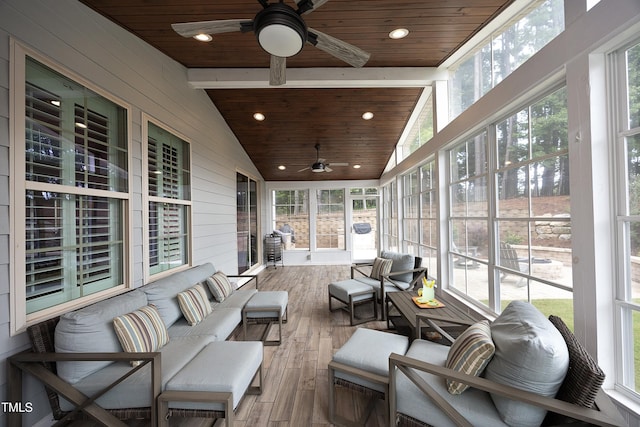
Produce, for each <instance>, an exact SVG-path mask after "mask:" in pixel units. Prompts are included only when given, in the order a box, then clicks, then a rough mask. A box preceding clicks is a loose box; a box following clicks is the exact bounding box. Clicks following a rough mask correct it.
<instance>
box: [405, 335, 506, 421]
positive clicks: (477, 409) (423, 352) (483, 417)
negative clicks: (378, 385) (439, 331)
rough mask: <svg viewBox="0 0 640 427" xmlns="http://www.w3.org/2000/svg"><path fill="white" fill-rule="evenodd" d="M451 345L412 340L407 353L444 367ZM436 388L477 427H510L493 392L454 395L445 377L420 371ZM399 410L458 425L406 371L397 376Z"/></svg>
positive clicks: (419, 417)
mask: <svg viewBox="0 0 640 427" xmlns="http://www.w3.org/2000/svg"><path fill="white" fill-rule="evenodd" d="M449 350H450V347H448V346H445V345H442V344H438V343H434V342H431V341H427V340H421V339H417V340H414V341H413V343H411V346H410V347H409V350H408V351H407V354H406V355H407V356H408V357H411V358H414V359H418V360H422V361H428V362H429V363H431V364H434V365H437V366H444V365H445V362H446V360H447V354H448V352H449ZM418 375H419V376H420V377H422V378H423V379H424V380H425V381H426V382H427V383H428V384H429V385H430V386H431V387H432V388H433V390H434V391H435V392H436V393H437V394H438V395H439V396H440V397H441V398H443V399H444V400H446V401H447V402H449V403H450V404H451V405H453V407H454V408H455V409H456V410H457V411H459V412H460V414H461V415H463V416H464V417H465V418H466V419H467V420H472V421H473V425H474V426H491V427H499V426H507V424H505V422H504V421H502V420H501V419H500V414H499V413H498V411H497V410H496V408H495V406H494V404H493V402H492V400H491V397H490V395H489V393H486V392H484V391H482V390H478V389H475V388H470V389H469V390H467V391H465V392H464V393H462V394H456V395H452V394H450V393H449V392H448V391H447V385H446V382H445V379H444V377H440V376H437V375H433V374H430V373H427V372H418ZM395 389H396V402H397V411H398V412H399V413H402V414H405V415H408V416H409V417H412V418H415V419H417V420H421V421H422V422H424V423H425V424H428V425H432V426H438V427H454V426H455V425H456V424H455V423H454V422H453V421H452V420H451V418H449V416H448V415H447V414H446V413H445V412H444V411H443V410H442V409H441V408H440V406H439V405H438V404H437V403H435V402H434V401H433V400H432V399H431V398H429V397H427V396H426V395H425V394H424V393H422V392H421V391H420V390H419V389H418V387H417V386H416V385H415V384H414V383H413V382H411V380H409V378H407V377H406V376H405V375H404V374H403V373H398V375H397V377H396V388H395Z"/></svg>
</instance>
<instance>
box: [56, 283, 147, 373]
mask: <svg viewBox="0 0 640 427" xmlns="http://www.w3.org/2000/svg"><path fill="white" fill-rule="evenodd" d="M145 305H147V297H146V295H145V294H144V293H143V292H141V291H139V290H133V291H130V292H127V293H125V294H122V295H118V296H115V297H113V298H109V299H106V300H104V301H100V302H98V303H96V304H92V305H90V306H87V307H84V308H81V309H79V310H76V311H72V312H69V313H65V314H63V315H62V316H60V322H58V325H57V326H56V333H55V348H56V352H58V353H86V352H104V353H111V352H121V351H122V346H121V345H120V341H118V337H117V335H116V332H115V330H114V329H113V318H114V317H116V316H121V315H123V314H126V313H130V312H132V311H134V310H137V309H139V308H140V307H143V306H145ZM110 363H112V362H59V363H57V364H56V365H57V368H58V375H59V376H60V378H62V379H64V380H65V381H67V382H69V383H71V384H74V383H76V382H78V381H80V380H81V379H82V378H84V377H86V376H87V375H89V374H91V373H93V372H96V371H98V370H99V369H101V368H104V367H105V366H107V365H109V364H110Z"/></svg>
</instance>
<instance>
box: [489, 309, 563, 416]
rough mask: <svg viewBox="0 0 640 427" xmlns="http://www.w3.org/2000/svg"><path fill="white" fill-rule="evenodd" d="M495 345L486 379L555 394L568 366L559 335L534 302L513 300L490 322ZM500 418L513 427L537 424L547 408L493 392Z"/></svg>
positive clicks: (549, 394)
mask: <svg viewBox="0 0 640 427" xmlns="http://www.w3.org/2000/svg"><path fill="white" fill-rule="evenodd" d="M491 337H492V339H493V342H494V344H495V346H496V352H495V354H494V356H493V359H492V360H491V362H489V364H488V365H487V367H486V369H485V371H484V375H485V377H486V378H487V379H489V380H492V381H495V382H498V383H502V384H507V385H510V386H513V387H517V388H520V389H522V390H527V391H531V392H534V393H538V394H541V395H543V396H548V397H554V396H555V395H556V393H557V392H558V389H559V388H560V386H561V385H562V381H563V380H564V377H565V375H566V373H567V369H568V367H569V352H568V350H567V345H566V343H565V341H564V339H563V338H562V335H561V334H560V332H558V330H557V329H556V327H555V326H553V324H552V323H551V322H550V321H549V320H548V319H547V318H546V317H545V316H544V315H543V314H542V313H541V312H540V311H538V309H537V308H535V307H534V306H533V305H531V304H529V303H526V302H522V301H512V302H511V303H510V304H509V305H508V306H507V307H506V308H505V309H504V311H503V312H502V313H501V314H500V316H498V318H497V319H496V320H495V321H494V322H493V323H492V324H491ZM492 398H493V401H494V403H495V405H496V408H497V409H498V411H499V412H500V414H501V417H502V419H503V420H504V421H505V422H506V423H507V424H510V425H513V426H539V425H540V423H542V421H543V420H544V417H545V415H546V412H547V411H546V410H545V409H542V408H538V407H535V406H532V405H528V404H525V403H522V402H518V401H515V400H512V399H508V398H506V397H501V396H498V395H492Z"/></svg>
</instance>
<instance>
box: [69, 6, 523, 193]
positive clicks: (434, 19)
mask: <svg viewBox="0 0 640 427" xmlns="http://www.w3.org/2000/svg"><path fill="white" fill-rule="evenodd" d="M79 1H80V2H81V3H84V4H85V5H87V6H89V7H90V8H92V9H94V10H96V11H97V12H99V13H101V14H102V15H104V16H106V17H107V18H109V19H111V20H113V21H114V22H115V23H117V24H118V25H120V26H122V27H124V28H125V29H127V30H129V31H130V32H132V33H133V34H135V35H136V36H138V37H140V38H141V39H143V40H145V41H146V42H148V43H150V44H151V45H152V46H154V47H156V48H157V49H159V50H160V51H162V52H164V53H165V54H167V55H168V56H170V57H171V58H173V59H174V60H176V61H178V62H180V63H181V64H183V65H184V66H185V67H187V68H190V69H202V68H211V69H227V68H231V69H263V71H264V80H265V81H268V78H269V71H268V68H269V60H270V57H269V55H268V54H267V53H266V52H265V51H263V50H262V48H261V47H260V46H259V44H258V42H257V40H256V38H255V35H254V34H253V33H240V32H234V33H226V34H218V35H214V37H213V40H212V41H211V42H209V43H202V42H198V41H196V40H194V39H191V38H189V39H186V38H183V37H181V36H179V35H178V34H176V33H175V32H174V31H173V30H172V28H171V24H172V23H176V22H191V21H206V20H223V19H245V18H246V19H247V20H252V19H253V17H254V16H255V14H256V13H257V12H259V11H260V10H261V9H262V6H261V5H260V2H259V1H258V0H154V1H149V0H79ZM512 1H513V0H429V1H426V0H330V1H328V2H327V3H325V4H324V5H322V6H321V7H319V8H318V9H317V10H314V11H313V12H311V13H308V14H305V15H303V18H304V20H305V22H306V23H307V25H308V26H309V27H311V28H315V29H317V30H319V31H322V32H323V33H326V34H329V35H331V36H333V37H336V38H338V39H341V40H344V41H346V42H347V43H350V44H353V45H355V46H358V47H359V48H361V49H364V50H365V51H367V52H369V53H370V54H371V58H370V59H369V61H368V62H367V64H366V65H365V67H364V68H363V69H362V73H366V72H367V71H368V70H367V69H368V68H371V69H373V68H378V67H380V68H381V69H383V70H384V68H386V67H437V66H438V65H440V64H441V63H442V62H443V61H444V60H445V59H446V58H448V57H449V56H450V55H451V54H452V53H453V52H455V50H456V49H457V48H458V47H460V46H461V45H462V44H463V43H464V42H465V41H466V40H467V39H469V38H470V37H471V36H472V35H473V34H475V33H476V32H477V31H478V30H479V29H480V28H482V27H483V26H484V25H485V24H486V23H488V22H489V21H490V20H491V19H493V18H494V17H495V16H496V15H497V14H498V13H499V12H500V11H502V10H503V9H504V8H505V7H507V6H508V5H509V4H510V3H511V2H512ZM272 2H273V1H272ZM285 3H287V4H289V5H291V6H292V7H294V8H295V3H294V1H293V0H287V1H286V2H285ZM396 28H407V29H408V30H409V31H410V33H409V35H408V36H407V37H406V38H404V39H401V40H392V39H390V38H389V36H388V34H389V32H390V31H392V30H394V29H396ZM319 67H322V68H328V69H335V70H338V71H339V70H340V68H343V67H344V68H346V67H348V65H346V64H345V63H343V62H342V61H340V60H338V59H336V58H334V57H332V56H331V55H329V54H327V53H325V52H323V51H321V50H319V49H317V48H315V47H314V46H312V45H310V44H307V45H305V47H304V48H303V50H302V51H301V52H300V53H299V54H297V55H296V56H293V57H290V58H287V69H288V70H289V72H290V73H291V71H292V70H294V69H302V70H303V71H311V70H312V69H314V68H319ZM261 72H262V71H261ZM327 72H328V71H327ZM363 75H364V74H363ZM321 86H322V87H313V85H311V87H301V88H299V87H296V88H292V87H287V86H286V85H285V86H280V87H269V88H263V87H252V88H238V86H237V85H235V86H232V87H234V88H230V89H221V88H216V89H207V94H208V95H209V97H210V98H211V100H212V102H213V103H214V104H215V106H216V107H217V108H218V110H219V111H220V113H221V114H222V116H223V117H224V118H225V120H226V121H227V123H228V124H229V126H230V128H231V129H232V131H233V132H234V134H235V135H236V137H237V138H238V140H239V141H240V144H242V146H243V147H244V149H245V150H246V152H247V154H248V155H249V157H250V158H251V159H252V160H253V162H254V164H255V165H256V167H257V168H258V170H259V171H260V173H261V174H262V177H263V178H264V179H265V180H266V181H311V180H355V179H377V178H379V177H380V176H381V175H382V172H383V171H384V168H385V166H386V165H387V162H388V160H389V158H390V156H391V154H392V153H393V150H394V147H395V145H396V143H397V142H398V139H399V137H400V135H401V133H402V131H403V129H404V126H405V124H406V122H407V120H408V119H409V116H410V115H411V112H412V111H413V108H414V107H415V104H416V101H417V99H418V97H419V96H420V93H421V91H422V87H390V86H391V85H385V84H382V85H379V86H380V87H370V86H371V85H370V84H362V87H331V85H321ZM366 111H371V112H373V113H374V118H373V119H372V120H369V121H365V120H363V119H362V114H363V113H364V112H366ZM255 112H261V113H263V114H264V115H265V116H266V120H264V121H261V122H258V121H256V120H254V119H253V117H252V116H253V114H254V113H255ZM315 144H320V157H321V158H324V159H326V161H327V162H328V163H348V164H349V166H336V167H334V168H332V169H333V171H332V172H331V173H313V172H311V171H310V170H306V171H303V172H298V171H299V170H300V169H303V168H305V167H307V166H311V164H312V163H313V162H314V161H315V160H316V150H315V148H314V146H315ZM356 164H358V165H361V167H360V168H359V169H354V168H353V166H354V165H356ZM280 165H284V166H286V169H285V170H280V169H278V166H280Z"/></svg>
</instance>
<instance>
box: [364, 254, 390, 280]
mask: <svg viewBox="0 0 640 427" xmlns="http://www.w3.org/2000/svg"><path fill="white" fill-rule="evenodd" d="M392 265H393V260H391V259H385V258H376V259H375V260H373V267H371V273H370V274H369V277H370V278H372V279H375V280H382V276H383V275H385V274H389V273H390V272H391V266H392Z"/></svg>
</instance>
